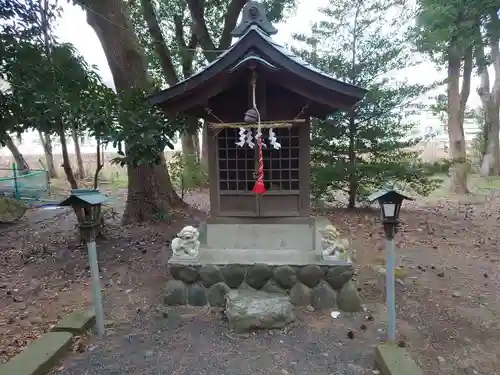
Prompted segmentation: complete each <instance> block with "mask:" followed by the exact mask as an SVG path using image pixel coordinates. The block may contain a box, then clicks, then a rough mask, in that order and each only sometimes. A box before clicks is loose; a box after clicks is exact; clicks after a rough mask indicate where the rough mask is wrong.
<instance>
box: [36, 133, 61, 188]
mask: <svg viewBox="0 0 500 375" xmlns="http://www.w3.org/2000/svg"><path fill="white" fill-rule="evenodd" d="M38 135H39V137H40V143H41V144H42V147H43V153H44V154H45V162H46V163H47V171H48V172H49V177H50V178H57V177H58V176H57V170H56V165H55V163H54V154H53V153H52V139H50V135H49V134H47V133H45V134H44V133H42V132H41V131H40V130H39V131H38Z"/></svg>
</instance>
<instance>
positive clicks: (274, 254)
mask: <svg viewBox="0 0 500 375" xmlns="http://www.w3.org/2000/svg"><path fill="white" fill-rule="evenodd" d="M192 262H193V261H192V260H183V259H180V258H176V257H175V256H174V257H172V258H171V259H170V261H169V263H174V264H187V263H192ZM258 263H264V264H268V265H275V266H280V265H292V266H305V265H308V264H317V265H348V264H351V262H349V261H342V260H333V261H323V259H322V256H321V252H320V251H318V250H281V251H276V250H268V249H265V250H262V249H239V248H238V249H213V248H206V247H200V253H199V256H198V259H197V260H196V262H195V264H218V265H225V264H258Z"/></svg>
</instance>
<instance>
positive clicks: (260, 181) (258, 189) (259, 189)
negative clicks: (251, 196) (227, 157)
mask: <svg viewBox="0 0 500 375" xmlns="http://www.w3.org/2000/svg"><path fill="white" fill-rule="evenodd" d="M256 84H257V73H255V72H253V76H252V104H253V110H254V111H255V113H256V114H257V146H258V147H259V172H258V173H257V181H255V185H254V187H253V190H252V191H253V192H254V193H255V194H264V193H265V192H266V187H265V186H264V158H263V157H262V129H261V124H260V112H259V109H258V108H257V100H256V98H255V91H256V90H255V86H256Z"/></svg>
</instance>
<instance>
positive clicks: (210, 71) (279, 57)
mask: <svg viewBox="0 0 500 375" xmlns="http://www.w3.org/2000/svg"><path fill="white" fill-rule="evenodd" d="M250 3H253V2H250ZM247 5H250V4H247ZM244 11H245V9H244ZM264 18H265V17H264ZM259 21H260V20H259ZM266 22H268V21H267V20H266ZM247 23H248V22H247ZM264 26H267V25H264ZM269 27H270V28H272V29H274V28H273V27H272V25H270V23H269V26H268V28H267V29H266V27H263V26H262V25H259V24H252V22H250V23H249V24H248V25H241V24H240V26H238V27H237V29H238V28H240V31H239V35H238V36H240V38H239V39H238V40H237V41H236V42H235V43H234V44H232V45H231V46H230V47H229V48H228V49H227V50H226V51H224V52H223V53H222V54H221V55H219V56H218V58H217V59H215V60H214V61H212V62H211V63H209V64H208V65H207V66H206V67H205V68H204V69H202V70H201V71H199V72H197V73H195V74H193V75H192V76H190V77H188V78H187V79H184V80H182V81H180V82H178V83H177V84H175V85H173V86H170V87H169V88H167V89H165V90H163V91H160V92H158V93H156V94H154V95H152V96H150V97H149V102H150V103H151V104H154V105H159V106H160V107H162V108H165V109H168V108H172V107H178V105H177V104H178V103H179V101H183V100H184V99H186V100H187V99H189V98H190V97H192V96H193V94H194V93H195V92H196V91H198V90H206V91H208V90H209V91H210V95H212V96H214V95H217V94H218V93H219V92H222V91H224V90H225V89H226V88H227V84H226V87H224V85H223V84H222V83H221V82H222V80H221V79H220V78H221V76H227V75H231V74H232V73H234V72H236V71H238V70H240V68H243V67H246V68H248V67H249V66H252V67H256V66H257V67H258V68H261V69H264V70H267V71H271V72H272V71H279V72H283V73H286V74H290V75H291V76H292V77H296V78H299V79H303V80H305V81H307V82H310V83H311V84H312V85H313V86H312V87H313V88H317V89H320V90H323V91H324V92H328V94H329V95H332V97H333V96H336V97H340V98H342V103H345V104H344V105H343V108H344V109H345V108H349V107H351V106H353V105H354V104H355V103H356V102H358V101H359V100H361V99H362V98H363V97H364V95H365V94H366V92H367V90H365V89H363V88H360V87H357V86H354V85H351V84H348V83H345V82H343V81H340V80H338V79H336V78H334V77H333V76H331V75H329V74H326V73H324V72H322V71H321V70H319V69H318V68H316V67H315V66H313V65H311V64H309V63H308V62H306V61H304V60H302V59H301V58H299V57H298V56H296V55H294V54H293V53H291V52H290V51H288V50H287V49H286V48H285V47H283V46H281V45H280V44H278V43H277V42H276V41H274V40H273V39H272V37H271V36H270V35H269V34H270V33H275V32H276V30H275V29H274V30H275V31H274V32H273V31H272V29H271V32H269ZM237 29H235V31H234V32H233V33H235V32H236V30H237ZM243 29H244V30H243ZM288 78H290V77H288ZM226 81H231V80H226ZM228 84H229V83H228ZM208 87H212V89H209V88H208ZM325 90H326V91H325ZM312 100H314V99H312ZM327 100H328V98H327V97H325V98H323V103H322V104H323V105H328V106H329V107H330V108H331V110H332V112H333V111H335V110H337V109H339V105H338V103H337V104H334V103H333V102H332V103H331V105H329V103H327V102H325V101H327ZM172 101H175V103H176V105H174V103H169V102H172ZM169 104H171V105H169ZM196 104H197V105H201V103H196ZM196 104H195V103H193V105H196ZM182 107H184V106H182Z"/></svg>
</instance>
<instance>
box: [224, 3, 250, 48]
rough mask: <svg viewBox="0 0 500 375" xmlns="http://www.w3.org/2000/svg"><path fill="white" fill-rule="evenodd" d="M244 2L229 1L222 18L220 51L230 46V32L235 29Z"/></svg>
mask: <svg viewBox="0 0 500 375" xmlns="http://www.w3.org/2000/svg"><path fill="white" fill-rule="evenodd" d="M246 2H247V1H246V0H231V3H230V4H229V7H228V8H227V13H226V17H224V28H223V29H222V35H221V37H220V40H219V49H220V50H223V49H228V48H229V46H230V45H231V38H232V37H231V31H233V30H234V28H235V27H236V22H237V21H238V16H239V14H240V12H241V10H242V9H243V6H245V3H246Z"/></svg>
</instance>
